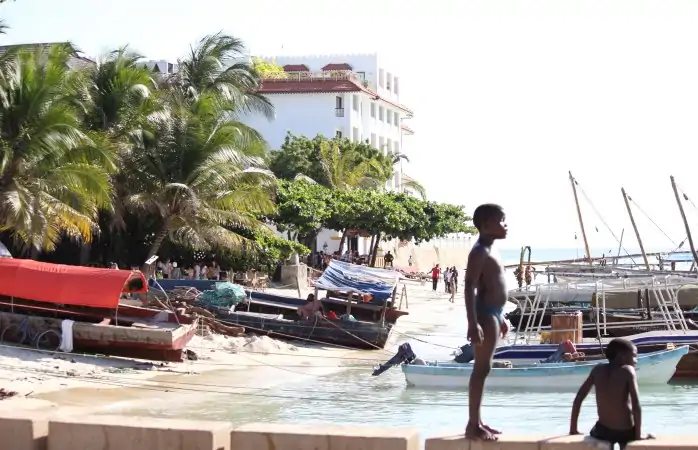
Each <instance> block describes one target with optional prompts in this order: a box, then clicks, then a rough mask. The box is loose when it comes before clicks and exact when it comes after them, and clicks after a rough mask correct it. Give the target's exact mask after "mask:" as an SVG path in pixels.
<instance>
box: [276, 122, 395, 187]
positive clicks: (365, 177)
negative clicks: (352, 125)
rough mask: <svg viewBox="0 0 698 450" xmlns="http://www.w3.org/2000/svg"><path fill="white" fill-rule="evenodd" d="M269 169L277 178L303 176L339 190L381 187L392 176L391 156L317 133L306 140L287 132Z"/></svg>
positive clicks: (290, 178) (371, 148)
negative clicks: (369, 186)
mask: <svg viewBox="0 0 698 450" xmlns="http://www.w3.org/2000/svg"><path fill="white" fill-rule="evenodd" d="M269 168H270V169H271V171H272V172H274V174H275V175H276V176H277V178H281V179H285V180H293V179H295V178H296V177H297V176H298V175H305V176H307V177H309V178H311V179H313V180H315V181H317V182H318V183H319V184H321V185H323V186H327V187H335V188H338V189H345V188H352V187H368V185H373V186H382V185H384V184H385V182H386V181H388V179H390V177H391V176H392V175H393V162H392V159H391V158H388V157H387V156H384V155H383V154H382V153H381V152H380V151H379V150H377V149H375V148H373V147H371V146H370V145H369V144H366V143H363V142H352V141H350V140H349V139H347V138H337V137H335V138H332V139H328V138H326V137H324V136H322V135H320V134H318V135H317V136H315V137H314V138H313V139H309V138H307V137H305V136H294V135H293V134H291V133H290V132H289V133H288V134H287V135H286V139H285V141H284V144H283V145H282V146H281V149H279V150H277V151H273V152H272V153H271V155H270V161H269Z"/></svg>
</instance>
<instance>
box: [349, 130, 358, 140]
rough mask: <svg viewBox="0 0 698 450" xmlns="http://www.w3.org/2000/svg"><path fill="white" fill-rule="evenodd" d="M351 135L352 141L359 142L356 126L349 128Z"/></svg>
mask: <svg viewBox="0 0 698 450" xmlns="http://www.w3.org/2000/svg"><path fill="white" fill-rule="evenodd" d="M351 137H352V140H353V141H354V142H359V129H358V128H356V127H353V128H352V129H351Z"/></svg>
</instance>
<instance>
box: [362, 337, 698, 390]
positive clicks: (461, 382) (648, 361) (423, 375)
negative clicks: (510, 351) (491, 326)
mask: <svg viewBox="0 0 698 450" xmlns="http://www.w3.org/2000/svg"><path fill="white" fill-rule="evenodd" d="M407 345H409V344H407ZM401 350H403V352H405V354H406V355H407V356H408V358H407V361H405V362H403V363H402V364H401V366H400V367H401V369H402V372H403V373H404V374H405V380H406V381H407V384H408V386H415V387H423V388H443V389H466V388H467V387H468V382H469V381H470V374H471V373H472V371H473V364H472V363H465V364H463V363H456V362H424V361H423V360H420V359H419V358H416V357H413V356H414V353H412V354H411V355H410V353H411V349H401ZM688 351H689V350H688V347H687V346H680V347H676V348H673V349H672V348H670V349H664V350H661V351H656V352H650V353H644V354H640V355H638V357H637V365H636V366H635V370H636V371H637V379H638V383H640V384H643V385H656V384H666V383H668V382H669V380H670V379H671V378H672V376H673V375H674V372H675V370H676V365H677V364H678V362H679V361H680V360H681V358H683V357H684V356H685V355H686V354H687V353H688ZM396 356H397V355H396ZM403 359H404V358H403ZM605 362H606V360H605V359H595V360H591V361H580V362H553V363H530V364H511V365H509V364H507V365H506V366H505V365H503V364H499V365H495V367H493V368H492V371H491V372H490V374H489V376H488V377H487V382H486V386H487V387H488V388H510V387H516V388H551V389H559V388H563V389H577V388H579V386H581V384H582V383H583V382H584V380H585V379H586V378H587V377H588V376H589V373H591V370H592V369H593V368H594V366H597V365H599V364H602V363H605ZM374 374H375V375H378V374H379V373H376V372H374Z"/></svg>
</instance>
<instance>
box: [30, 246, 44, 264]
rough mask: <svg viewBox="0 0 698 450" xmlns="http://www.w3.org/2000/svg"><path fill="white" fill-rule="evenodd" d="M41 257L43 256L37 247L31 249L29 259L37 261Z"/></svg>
mask: <svg viewBox="0 0 698 450" xmlns="http://www.w3.org/2000/svg"><path fill="white" fill-rule="evenodd" d="M40 255H41V250H39V249H38V248H37V247H36V246H35V245H32V248H31V250H30V253H29V258H31V259H33V260H34V261H36V260H38V259H39V256H40Z"/></svg>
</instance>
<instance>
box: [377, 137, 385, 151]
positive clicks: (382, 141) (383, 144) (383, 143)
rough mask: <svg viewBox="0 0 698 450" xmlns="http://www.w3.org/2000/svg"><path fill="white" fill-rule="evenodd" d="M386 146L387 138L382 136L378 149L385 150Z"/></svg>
mask: <svg viewBox="0 0 698 450" xmlns="http://www.w3.org/2000/svg"><path fill="white" fill-rule="evenodd" d="M384 147H385V138H383V137H382V136H381V137H380V138H379V139H378V150H380V151H381V152H383V151H384V150H385V148H384Z"/></svg>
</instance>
